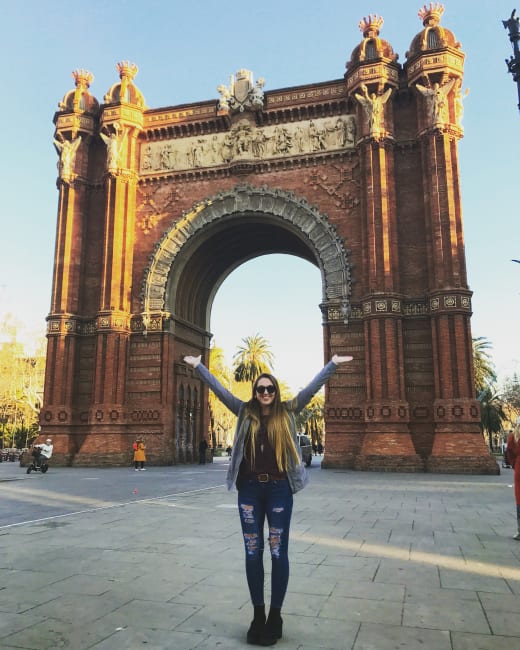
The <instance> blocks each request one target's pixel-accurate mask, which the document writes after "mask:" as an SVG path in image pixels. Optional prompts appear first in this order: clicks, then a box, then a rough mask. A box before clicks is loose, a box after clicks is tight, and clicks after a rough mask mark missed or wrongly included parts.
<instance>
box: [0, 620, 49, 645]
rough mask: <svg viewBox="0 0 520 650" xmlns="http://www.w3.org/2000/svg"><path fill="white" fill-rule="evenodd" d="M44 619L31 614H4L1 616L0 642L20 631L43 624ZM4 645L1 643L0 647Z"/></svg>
mask: <svg viewBox="0 0 520 650" xmlns="http://www.w3.org/2000/svg"><path fill="white" fill-rule="evenodd" d="M43 620H44V619H43V617H42V616H39V615H37V614H34V615H33V613H32V612H31V613H30V614H28V613H27V612H22V613H20V614H12V613H9V612H2V615H1V616H0V640H2V639H3V638H4V637H6V636H8V635H10V634H13V633H14V632H19V631H20V630H23V629H25V628H26V627H30V626H31V625H34V624H35V623H41V622H42V621H43ZM1 646H2V644H1V643H0V647H1Z"/></svg>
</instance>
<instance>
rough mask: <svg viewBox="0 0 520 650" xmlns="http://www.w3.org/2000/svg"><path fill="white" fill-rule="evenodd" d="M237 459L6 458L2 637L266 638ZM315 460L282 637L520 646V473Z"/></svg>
mask: <svg viewBox="0 0 520 650" xmlns="http://www.w3.org/2000/svg"><path fill="white" fill-rule="evenodd" d="M226 468H227V459H215V462H214V463H213V464H209V465H205V466H198V465H194V466H176V467H167V468H166V467H157V468H155V467H149V468H148V471H147V472H135V473H134V471H133V470H132V469H127V468H117V469H116V468H114V469H108V470H101V469H87V468H77V469H75V468H56V467H51V469H50V470H49V473H48V474H47V475H45V476H42V475H41V474H31V475H30V476H27V475H26V474H25V470H24V469H23V468H20V467H18V465H17V464H14V463H2V464H0V550H1V555H0V647H1V648H2V650H8V649H13V650H14V649H20V648H23V649H26V650H29V649H31V650H47V649H48V650H56V649H57V648H71V649H73V650H84V649H85V650H86V649H87V648H88V649H95V650H135V649H138V648H139V649H144V648H146V650H190V649H194V650H195V649H196V650H233V649H236V648H248V647H252V646H248V645H247V644H246V643H245V634H246V631H247V628H248V626H249V623H250V620H251V614H252V608H251V605H250V602H249V595H248V591H247V586H246V580H245V573H244V559H243V548H242V537H241V533H240V524H239V518H238V514H237V511H236V492H227V490H226V489H225V487H224V476H225V470H226ZM310 473H311V482H310V484H309V486H308V487H307V488H306V489H305V490H304V491H303V492H300V493H298V494H297V495H296V496H295V508H294V514H293V522H292V533H291V545H290V560H291V578H290V582H289V591H288V594H287V597H286V601H285V605H284V609H283V612H282V615H283V618H284V635H283V639H281V640H280V641H279V642H278V644H277V646H276V647H277V648H278V647H279V648H286V649H287V650H289V649H290V650H317V649H318V648H319V649H322V650H419V649H421V650H518V649H520V542H515V541H514V540H513V539H512V536H513V534H514V532H515V529H516V520H515V506H514V498H513V490H512V488H511V483H512V479H513V477H512V471H511V470H508V469H503V470H502V474H501V475H500V476H453V475H428V474H420V475H414V474H390V473H388V474H386V473H371V472H366V473H365V472H352V471H339V470H330V469H329V470H321V469H320V467H319V459H316V458H315V459H314V460H313V467H312V468H311V469H310ZM268 564H269V563H268V561H267V558H266V567H267V566H268ZM268 578H269V576H267V589H266V593H269V584H268Z"/></svg>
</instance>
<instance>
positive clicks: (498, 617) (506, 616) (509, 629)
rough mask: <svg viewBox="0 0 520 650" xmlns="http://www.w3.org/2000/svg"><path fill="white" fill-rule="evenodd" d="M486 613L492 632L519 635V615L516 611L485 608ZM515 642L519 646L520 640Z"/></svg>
mask: <svg viewBox="0 0 520 650" xmlns="http://www.w3.org/2000/svg"><path fill="white" fill-rule="evenodd" d="M486 615H487V617H488V620H489V625H490V626H491V631H492V633H493V634H505V635H506V636H515V637H517V638H518V637H520V616H519V615H518V613H517V612H514V613H513V612H505V611H499V610H495V609H486ZM475 631H478V630H475ZM517 643H518V647H519V648H520V642H519V641H517Z"/></svg>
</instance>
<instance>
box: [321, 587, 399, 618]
mask: <svg viewBox="0 0 520 650" xmlns="http://www.w3.org/2000/svg"><path fill="white" fill-rule="evenodd" d="M319 612H320V614H319V615H320V617H322V616H323V617H324V618H333V619H337V620H341V621H346V622H349V623H380V624H384V625H400V624H401V618H402V614H403V604H402V602H399V601H397V602H395V601H388V600H369V599H368V598H348V597H345V596H337V595H336V594H334V593H333V594H332V596H331V597H330V598H328V599H327V601H326V603H325V604H324V605H323V607H322V608H321V609H320V610H319Z"/></svg>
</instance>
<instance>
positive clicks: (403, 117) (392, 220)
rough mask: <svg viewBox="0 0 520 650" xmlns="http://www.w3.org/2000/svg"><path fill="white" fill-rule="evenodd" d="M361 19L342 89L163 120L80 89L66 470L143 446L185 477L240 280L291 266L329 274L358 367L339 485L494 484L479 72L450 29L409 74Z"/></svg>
mask: <svg viewBox="0 0 520 650" xmlns="http://www.w3.org/2000/svg"><path fill="white" fill-rule="evenodd" d="M423 13H424V15H425V16H426V15H427V14H428V15H429V13H432V16H431V18H432V19H434V20H435V21H438V20H439V19H440V14H439V15H437V14H438V12H436V11H434V10H432V9H431V8H430V10H428V9H425V11H424V12H423ZM376 18H377V17H376ZM364 20H365V22H363V21H362V23H361V25H362V27H363V29H362V31H363V40H362V42H361V43H360V44H359V45H358V46H357V47H356V48H355V49H354V50H352V55H351V59H350V61H349V62H348V63H347V71H346V73H345V76H344V78H342V79H335V80H329V81H319V82H317V83H314V84H309V85H301V86H297V87H293V88H285V89H274V90H268V91H266V92H264V90H263V85H264V81H263V80H262V81H260V80H258V81H257V82H256V84H255V82H254V77H253V73H252V72H251V71H247V70H240V71H239V72H238V73H237V76H236V78H233V83H230V87H229V88H227V87H226V86H223V85H221V86H219V87H218V88H219V90H218V92H219V94H220V99H218V98H216V97H214V98H213V99H209V100H207V101H203V102H197V103H186V104H181V105H178V106H173V107H172V106H167V107H162V108H148V107H147V106H146V103H145V101H144V98H143V95H142V93H141V92H140V91H139V89H137V87H136V86H135V84H134V81H133V80H134V77H135V75H136V74H137V67H136V66H135V65H133V64H130V63H129V62H121V63H120V64H118V70H119V74H120V80H121V81H120V83H116V84H115V85H114V86H112V87H111V88H110V90H109V92H108V93H107V94H106V95H104V102H105V103H104V104H101V105H100V104H99V103H98V102H97V100H96V99H95V98H94V97H93V96H91V95H90V91H89V84H90V82H91V81H92V79H91V77H92V76H91V75H90V73H88V72H87V71H85V70H78V71H76V73H75V80H76V90H75V91H72V92H71V93H67V94H66V95H65V96H64V98H63V101H62V102H60V104H59V110H58V112H57V113H56V115H55V125H56V133H55V138H54V143H55V146H56V149H57V150H58V151H59V154H60V162H59V168H58V169H59V178H58V190H59V200H58V206H59V207H58V223H57V241H56V254H55V264H54V266H55V269H54V279H53V289H52V299H51V310H50V314H49V317H48V349H47V369H46V378H45V395H44V404H43V408H42V414H41V418H40V423H41V429H42V435H43V436H47V435H50V436H52V437H53V438H54V442H55V456H56V462H60V460H61V461H63V462H70V463H83V464H89V463H97V464H101V463H105V462H106V463H108V464H111V465H113V464H117V463H125V462H128V459H129V449H131V438H132V437H133V436H134V435H135V434H136V433H138V434H145V435H146V436H148V440H149V445H148V450H149V456H150V462H152V463H154V462H155V463H157V464H163V463H169V462H171V463H174V462H182V461H189V460H190V454H192V452H193V445H194V444H196V443H197V441H198V440H199V439H200V437H202V436H205V435H207V432H208V427H207V415H206V414H205V413H204V404H205V399H206V398H205V389H204V388H203V387H202V385H201V383H200V380H199V379H198V377H197V376H195V375H193V374H192V373H191V371H190V369H189V368H187V367H186V365H185V364H184V363H183V362H182V359H183V356H184V355H185V354H193V353H200V354H204V355H207V352H208V350H209V345H210V331H209V328H210V314H211V306H212V304H213V299H214V296H215V294H216V292H217V290H218V288H219V286H220V285H221V283H222V282H223V281H224V279H225V278H226V277H227V275H229V274H230V273H231V272H232V271H233V270H234V268H236V267H238V266H239V265H240V264H242V263H243V262H245V261H247V260H248V259H252V258H254V257H257V256H260V255H264V254H267V253H270V252H278V253H289V254H292V255H297V256H299V257H301V258H303V259H306V260H308V261H309V262H311V263H312V264H315V265H316V266H317V267H319V269H320V271H321V277H322V281H323V292H322V297H321V298H322V302H321V305H320V307H321V311H322V318H323V325H324V340H325V345H326V346H327V352H328V354H334V353H335V352H340V351H344V352H350V353H352V355H353V356H354V362H353V363H352V364H348V368H344V367H342V368H340V369H339V370H338V372H337V373H336V375H335V376H334V377H333V378H332V379H331V381H330V382H329V384H328V387H327V389H326V413H325V424H326V436H327V443H326V453H325V460H324V463H323V465H322V466H324V467H347V468H353V469H363V470H378V469H382V470H385V471H388V470H396V471H432V472H454V473H456V472H460V471H465V472H475V473H476V472H482V473H496V472H497V470H498V466H497V463H496V461H495V460H494V458H492V457H491V456H490V454H489V450H488V449H487V447H486V445H485V443H484V440H483V437H482V434H481V431H480V427H479V424H480V418H479V404H478V402H477V400H476V399H475V390H474V376H473V374H474V373H473V364H472V345H471V340H472V339H471V325H470V318H471V291H470V289H469V286H468V281H467V277H466V261H465V252H464V237H463V228H462V209H461V194H460V187H459V183H460V170H459V165H458V151H457V142H458V140H459V139H460V138H461V137H462V135H463V130H462V126H461V119H462V110H461V106H462V94H461V86H462V80H463V61H464V54H463V53H462V51H461V50H460V46H459V44H458V41H457V40H456V39H455V38H454V36H453V35H452V34H451V32H449V30H444V29H443V32H442V33H443V38H442V39H441V40H440V41H439V42H438V43H437V42H436V43H435V44H432V42H431V41H430V39H428V38H427V37H425V36H426V32H425V31H424V30H423V32H421V34H419V35H417V37H416V38H415V39H414V40H413V41H412V45H411V47H410V49H409V50H408V52H407V54H406V61H405V63H404V64H403V65H401V64H400V63H398V61H397V55H396V54H395V53H394V52H393V49H392V47H391V46H390V44H389V43H388V42H386V41H384V39H381V38H379V37H377V38H376V37H374V33H376V32H377V33H379V29H380V27H381V24H382V21H380V20H379V19H377V20H375V21H372V17H371V18H370V19H364ZM367 21H368V22H367ZM425 24H429V20H425ZM425 29H429V28H428V27H425ZM450 34H451V35H450ZM448 36H449V38H448ZM445 37H446V38H445ZM434 45H435V47H434ZM367 52H370V53H371V55H370V57H368V56H367ZM433 87H435V88H436V89H437V90H438V91H439V92H440V95H441V96H442V97H443V102H442V110H441V107H440V106H437V108H436V110H434V111H432V110H431V109H432V107H434V104H435V100H434V99H433V95H432V88H433ZM437 109H438V110H437ZM347 247H348V248H347ZM179 428H180V429H182V431H181V434H182V435H180V436H177V438H175V436H176V434H175V431H176V429H179ZM176 439H177V440H181V443H180V446H184V447H185V449H184V450H182V449H180V447H179V448H176V442H175V440H176ZM129 442H130V444H129ZM190 446H191V447H190ZM184 451H185V452H186V454H184ZM181 452H182V453H181ZM188 452H189V453H188Z"/></svg>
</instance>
